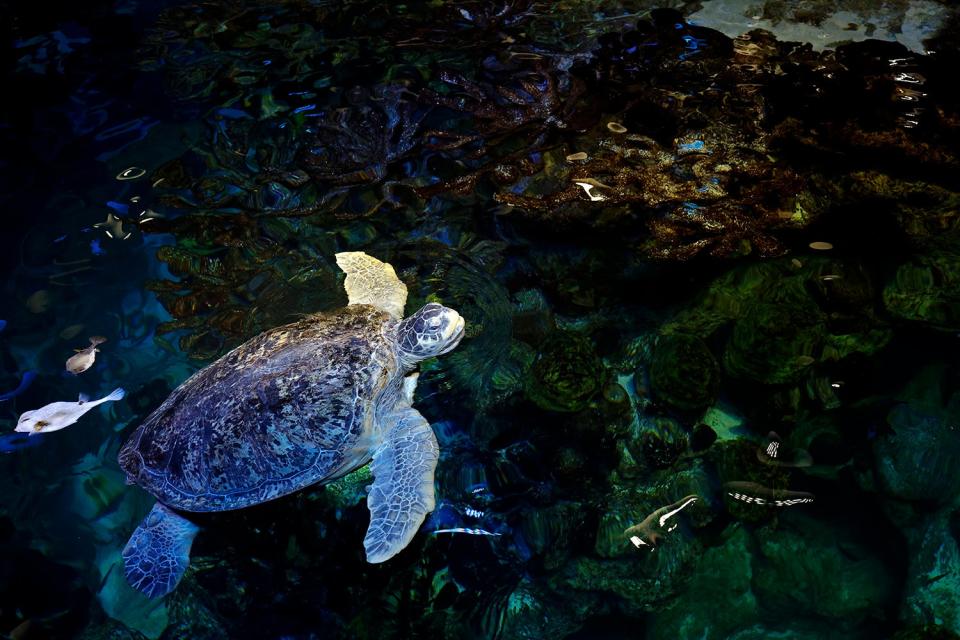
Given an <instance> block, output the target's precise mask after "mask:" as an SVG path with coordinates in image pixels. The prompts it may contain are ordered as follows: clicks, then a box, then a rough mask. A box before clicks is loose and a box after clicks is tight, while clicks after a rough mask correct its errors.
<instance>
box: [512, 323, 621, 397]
mask: <svg viewBox="0 0 960 640" xmlns="http://www.w3.org/2000/svg"><path fill="white" fill-rule="evenodd" d="M602 376H603V364H602V363H601V362H600V358H599V357H598V356H597V353H596V351H595V350H594V347H593V343H592V342H591V341H590V339H589V338H586V337H584V336H582V335H580V334H577V333H573V332H569V331H558V332H556V333H555V334H553V335H552V336H551V337H550V338H548V339H547V340H546V341H545V343H544V344H543V345H541V347H540V349H539V353H538V354H537V357H536V359H535V360H534V362H533V366H532V367H531V369H530V374H529V377H528V378H527V396H528V397H529V398H530V399H531V400H532V401H533V402H534V403H535V404H536V405H537V406H539V407H541V408H543V409H547V410H549V411H565V412H566V411H579V410H581V409H583V408H584V407H586V406H587V402H588V401H589V400H590V399H591V398H592V397H593V395H594V394H595V393H597V392H598V391H599V390H600V388H601V379H602Z"/></svg>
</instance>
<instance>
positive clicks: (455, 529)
mask: <svg viewBox="0 0 960 640" xmlns="http://www.w3.org/2000/svg"><path fill="white" fill-rule="evenodd" d="M433 533H434V534H437V533H467V534H470V535H471V536H499V535H500V534H499V533H491V532H489V531H487V530H486V529H469V528H467V527H453V528H452V529H437V530H436V531H434V532H433Z"/></svg>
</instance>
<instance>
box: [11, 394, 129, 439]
mask: <svg viewBox="0 0 960 640" xmlns="http://www.w3.org/2000/svg"><path fill="white" fill-rule="evenodd" d="M124 395H125V392H124V390H123V389H122V388H119V387H118V388H116V389H114V390H113V391H111V392H110V394H109V395H106V396H104V397H102V398H100V399H99V400H94V401H92V402H91V401H90V400H89V398H87V397H86V396H84V395H83V394H82V393H81V394H80V399H79V400H78V401H77V402H51V403H50V404H48V405H47V406H45V407H40V408H39V409H34V410H33V411H25V412H24V413H23V414H22V415H21V416H20V419H19V420H17V428H16V429H14V431H20V432H21V433H29V434H30V435H34V434H35V433H50V432H51V431H59V430H60V429H63V428H64V427H69V426H70V425H72V424H73V423H74V422H76V421H77V420H79V419H80V418H82V417H83V414H85V413H86V412H87V411H90V409H93V408H94V407H95V406H97V405H100V404H103V403H104V402H113V401H115V400H121V399H123V396H124Z"/></svg>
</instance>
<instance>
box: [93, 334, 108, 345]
mask: <svg viewBox="0 0 960 640" xmlns="http://www.w3.org/2000/svg"><path fill="white" fill-rule="evenodd" d="M106 341H107V339H106V338H104V337H103V336H90V344H91V345H92V346H94V347H95V346H97V345H98V344H103V343H104V342H106Z"/></svg>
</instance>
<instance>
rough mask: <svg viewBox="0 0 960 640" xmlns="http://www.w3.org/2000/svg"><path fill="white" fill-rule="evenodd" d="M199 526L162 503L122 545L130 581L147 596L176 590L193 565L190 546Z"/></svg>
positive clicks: (160, 594) (156, 506)
mask: <svg viewBox="0 0 960 640" xmlns="http://www.w3.org/2000/svg"><path fill="white" fill-rule="evenodd" d="M199 530H200V527H198V526H197V525H195V524H193V523H192V522H190V521H189V520H187V519H186V518H184V517H183V516H180V515H178V514H177V513H175V512H173V511H171V510H170V509H168V508H167V507H165V506H163V505H162V504H160V503H159V502H158V503H156V504H155V505H153V509H152V510H151V511H150V513H148V514H147V517H146V518H144V519H143V522H141V523H140V526H139V527H137V530H136V531H134V532H133V535H132V536H130V541H129V542H127V546H125V547H124V548H123V566H124V569H125V574H126V576H127V582H129V583H130V586H131V587H133V588H134V589H136V590H137V591H140V592H142V593H143V594H144V595H146V596H147V597H148V598H157V597H160V596H163V595H166V594H168V593H170V592H171V591H173V588H174V587H176V586H177V583H178V582H180V578H181V576H183V572H184V571H186V570H187V565H188V564H190V545H192V544H193V538H194V537H195V536H196V535H197V532H198V531H199Z"/></svg>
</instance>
